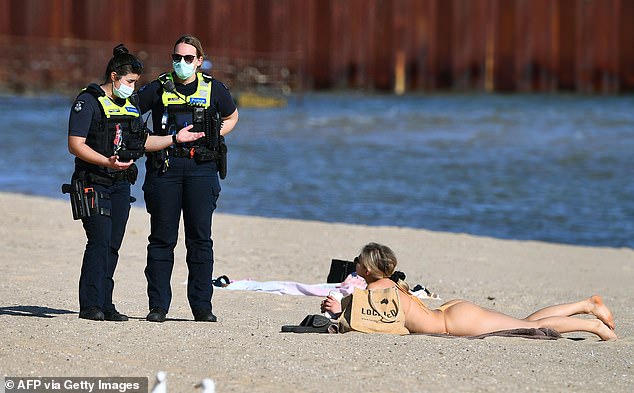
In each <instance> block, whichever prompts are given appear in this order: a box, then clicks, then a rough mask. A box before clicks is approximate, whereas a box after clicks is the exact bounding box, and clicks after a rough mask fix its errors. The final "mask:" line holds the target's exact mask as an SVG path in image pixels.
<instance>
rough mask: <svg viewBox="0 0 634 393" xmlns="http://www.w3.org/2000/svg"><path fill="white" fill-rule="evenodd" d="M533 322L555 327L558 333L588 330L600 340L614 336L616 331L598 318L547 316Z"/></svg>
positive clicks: (610, 338)
mask: <svg viewBox="0 0 634 393" xmlns="http://www.w3.org/2000/svg"><path fill="white" fill-rule="evenodd" d="M535 323H537V324H539V325H540V327H547V328H551V329H555V330H556V331H558V332H559V333H568V332H579V331H582V332H589V333H594V334H596V335H597V336H599V337H601V339H602V340H612V339H615V338H616V333H614V331H613V330H612V329H610V328H609V327H608V326H607V325H606V324H605V323H603V321H600V320H598V319H587V318H586V319H583V318H574V317H547V318H542V319H539V320H537V321H535Z"/></svg>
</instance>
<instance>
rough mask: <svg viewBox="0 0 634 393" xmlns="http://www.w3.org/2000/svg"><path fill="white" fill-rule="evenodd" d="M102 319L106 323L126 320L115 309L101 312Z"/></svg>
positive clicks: (126, 318) (123, 315) (124, 316)
mask: <svg viewBox="0 0 634 393" xmlns="http://www.w3.org/2000/svg"><path fill="white" fill-rule="evenodd" d="M103 319H105V320H106V321H115V322H123V321H127V320H128V316H127V315H125V314H121V313H120V312H119V311H117V310H116V309H112V310H106V311H104V312H103Z"/></svg>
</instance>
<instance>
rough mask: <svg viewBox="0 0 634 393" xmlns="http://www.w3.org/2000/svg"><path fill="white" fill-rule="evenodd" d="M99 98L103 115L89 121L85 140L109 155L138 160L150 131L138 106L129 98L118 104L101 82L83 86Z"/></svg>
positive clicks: (93, 147)
mask: <svg viewBox="0 0 634 393" xmlns="http://www.w3.org/2000/svg"><path fill="white" fill-rule="evenodd" d="M84 91H85V92H87V93H90V94H91V95H92V96H94V97H95V98H96V99H97V101H98V102H99V106H100V108H101V113H102V115H103V118H102V119H101V121H99V122H98V123H95V122H93V123H92V124H91V125H90V130H89V131H88V136H87V137H86V144H87V145H88V146H90V147H91V148H92V149H93V150H95V151H96V152H98V153H100V154H102V155H104V156H106V157H110V156H113V155H115V154H116V155H118V156H119V160H120V161H130V160H136V159H137V158H139V157H141V156H142V155H143V152H144V145H145V139H146V137H147V134H146V132H145V127H144V126H143V124H142V122H141V118H140V117H139V112H140V111H139V108H138V106H137V105H135V104H133V103H132V102H131V101H130V99H126V101H125V104H124V105H123V106H119V105H117V104H115V103H114V102H113V101H112V100H111V99H110V98H109V97H108V96H106V93H105V92H104V91H103V89H101V88H100V87H99V86H97V85H95V84H91V85H89V86H88V87H87V88H85V89H84Z"/></svg>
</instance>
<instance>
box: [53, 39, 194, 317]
mask: <svg viewBox="0 0 634 393" xmlns="http://www.w3.org/2000/svg"><path fill="white" fill-rule="evenodd" d="M142 71H143V65H142V64H141V62H140V61H139V60H138V59H137V58H136V57H135V56H134V55H132V54H130V53H129V52H128V49H127V48H126V47H125V46H124V45H123V44H120V45H118V46H117V47H115V48H114V50H113V57H112V58H111V59H110V61H109V62H108V65H107V67H106V72H105V75H104V82H103V83H101V84H99V85H98V84H94V83H93V84H90V85H89V86H88V87H86V88H85V89H83V90H82V92H81V93H80V94H79V95H78V96H77V98H76V100H75V102H74V103H73V106H72V108H71V111H70V117H69V126H68V150H69V152H70V153H71V154H73V155H74V156H75V171H74V173H73V176H72V181H71V183H72V184H68V185H64V186H63V191H64V192H68V193H70V194H71V205H72V210H73V218H75V219H81V220H82V224H83V227H84V230H85V232H86V238H87V242H86V249H85V251H84V257H83V262H82V268H81V275H80V278H79V307H80V310H79V318H82V319H89V320H107V321H127V320H128V317H127V316H126V315H125V314H121V313H120V312H119V311H117V309H116V307H115V305H114V303H113V302H112V293H113V289H114V278H113V277H114V272H115V269H116V267H117V262H118V259H119V248H120V247H121V243H122V241H123V236H124V233H125V227H126V223H127V221H128V215H129V212H130V203H131V197H130V184H134V182H135V181H136V176H137V168H136V166H135V164H134V161H135V160H136V159H138V158H139V157H141V156H142V155H143V154H144V153H145V151H146V149H147V150H148V151H151V150H160V149H163V148H165V147H168V146H171V145H172V144H174V143H175V142H191V141H195V140H196V139H198V138H200V137H202V136H204V133H200V132H198V133H194V132H190V131H189V130H190V129H191V128H192V127H185V128H184V129H181V130H180V131H179V132H178V133H177V134H176V135H175V136H174V137H159V136H151V137H149V138H148V137H147V133H146V129H145V126H144V124H143V122H142V121H141V117H140V110H139V107H138V104H137V102H136V95H133V92H134V86H135V83H136V82H137V81H138V80H139V77H140V75H141V72H142Z"/></svg>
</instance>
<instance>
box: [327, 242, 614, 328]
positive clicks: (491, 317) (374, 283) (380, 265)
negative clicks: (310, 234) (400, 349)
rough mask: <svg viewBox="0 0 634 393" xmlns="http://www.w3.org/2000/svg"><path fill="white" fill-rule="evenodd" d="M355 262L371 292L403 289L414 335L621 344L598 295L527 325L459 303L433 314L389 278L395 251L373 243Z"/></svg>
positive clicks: (331, 305)
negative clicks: (545, 332) (570, 337)
mask: <svg viewBox="0 0 634 393" xmlns="http://www.w3.org/2000/svg"><path fill="white" fill-rule="evenodd" d="M355 262H356V264H357V265H356V271H357V274H358V275H359V276H361V277H363V278H365V280H366V281H367V283H368V289H376V288H390V287H394V286H396V287H397V288H398V289H399V298H400V302H401V306H402V308H403V310H404V312H405V327H406V328H407V329H408V330H409V331H410V333H428V334H429V333H441V334H450V335H454V336H477V335H480V334H485V333H492V332H496V331H500V330H509V329H518V328H536V329H539V328H550V329H554V330H556V331H558V332H559V333H568V332H576V331H582V332H589V333H594V334H596V335H597V336H599V337H600V338H601V339H602V340H611V339H615V338H616V334H615V333H614V318H613V317H612V313H611V312H610V310H609V309H608V308H607V307H606V306H605V305H604V304H603V301H602V299H601V297H600V296H597V295H595V296H592V297H590V298H588V299H585V300H581V301H579V302H575V303H568V304H560V305H555V306H550V307H546V308H543V309H541V310H538V311H536V312H534V313H532V314H531V315H529V316H528V317H526V318H524V319H517V318H513V317H511V316H508V315H505V314H502V313H500V312H497V311H493V310H488V309H485V308H482V307H480V306H478V305H476V304H473V303H470V302H468V301H465V300H459V299H456V300H451V301H449V302H447V303H445V304H443V305H442V306H440V307H439V308H438V309H436V310H430V309H429V308H427V307H426V306H425V304H423V302H422V301H421V300H420V299H418V298H417V297H415V296H412V295H409V293H408V290H409V287H408V285H407V283H406V282H405V281H403V280H401V279H396V278H394V280H395V281H396V283H395V281H393V280H392V279H390V278H389V277H390V276H392V274H393V273H394V271H395V269H396V263H397V262H396V256H395V255H394V253H393V252H392V250H390V248H389V247H387V246H383V245H380V244H376V243H370V244H368V245H366V246H365V247H363V250H362V251H361V254H360V255H359V256H358V257H357V258H355ZM321 308H322V312H324V311H330V312H331V313H333V314H337V313H341V303H339V302H338V301H337V300H336V299H334V298H333V297H330V296H329V297H327V298H326V299H325V300H324V301H323V302H322V304H321ZM577 314H592V315H594V316H595V317H596V319H587V318H585V319H584V318H574V317H572V315H577Z"/></svg>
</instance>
